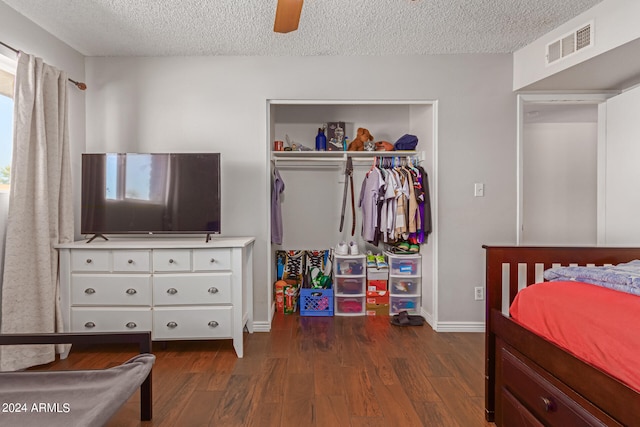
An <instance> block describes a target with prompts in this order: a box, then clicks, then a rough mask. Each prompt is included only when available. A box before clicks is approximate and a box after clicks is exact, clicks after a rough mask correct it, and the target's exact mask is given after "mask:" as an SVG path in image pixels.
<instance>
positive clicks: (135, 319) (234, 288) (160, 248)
mask: <svg viewBox="0 0 640 427" xmlns="http://www.w3.org/2000/svg"><path fill="white" fill-rule="evenodd" d="M254 240H255V239H254V238H253V237H237V238H225V237H220V238H213V239H212V240H210V241H209V242H205V239H204V237H202V238H187V239H184V238H183V239H174V238H128V239H125V238H110V239H109V240H108V241H98V240H97V239H96V240H94V241H92V242H91V243H87V242H86V241H85V240H83V241H79V242H74V243H69V244H61V245H58V246H56V247H57V249H58V251H59V253H60V300H61V309H62V319H63V325H64V331H65V332H122V331H151V335H152V339H153V340H155V341H167V340H200V339H207V340H208V339H233V347H234V348H235V351H236V354H237V355H238V357H242V356H243V348H242V334H243V330H244V327H245V326H246V327H247V330H248V331H249V332H253V242H254ZM62 356H63V358H65V357H66V356H67V354H63V355H62Z"/></svg>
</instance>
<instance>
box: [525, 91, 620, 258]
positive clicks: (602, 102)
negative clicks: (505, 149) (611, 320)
mask: <svg viewBox="0 0 640 427" xmlns="http://www.w3.org/2000/svg"><path fill="white" fill-rule="evenodd" d="M619 93H620V92H619V91H605V92H599V93H519V94H517V130H516V144H517V145H516V153H517V154H516V158H517V160H516V162H517V163H516V182H517V190H516V193H517V197H516V199H517V206H516V245H517V246H521V245H522V232H523V226H524V209H523V205H524V182H523V181H524V178H523V174H524V167H523V166H524V158H523V147H524V146H523V144H524V119H525V117H524V114H525V112H524V110H525V108H524V107H525V105H526V104H532V103H539V104H555V103H558V104H560V103H562V104H595V105H597V106H598V124H597V126H598V136H597V143H596V145H597V162H596V174H597V189H596V204H597V213H596V242H597V244H601V243H603V242H604V229H603V225H604V215H605V210H604V205H603V203H601V201H602V200H604V191H605V186H604V173H603V172H604V166H605V163H604V161H605V144H606V117H607V115H606V101H607V99H609V98H611V97H613V96H615V95H618V94H619Z"/></svg>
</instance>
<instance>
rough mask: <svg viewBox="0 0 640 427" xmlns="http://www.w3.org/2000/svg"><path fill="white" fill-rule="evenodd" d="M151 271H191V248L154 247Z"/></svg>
mask: <svg viewBox="0 0 640 427" xmlns="http://www.w3.org/2000/svg"><path fill="white" fill-rule="evenodd" d="M153 271H191V250H189V249H155V250H154V251H153Z"/></svg>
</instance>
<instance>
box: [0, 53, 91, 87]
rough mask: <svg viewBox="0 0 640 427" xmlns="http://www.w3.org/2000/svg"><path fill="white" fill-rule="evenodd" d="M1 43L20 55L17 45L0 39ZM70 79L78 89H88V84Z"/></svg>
mask: <svg viewBox="0 0 640 427" xmlns="http://www.w3.org/2000/svg"><path fill="white" fill-rule="evenodd" d="M0 45H2V46H4V47H6V48H7V49H9V50H11V51H13V52H14V53H15V54H16V55H18V54H19V53H20V51H19V50H18V49H16V48H15V47H13V46H9V45H8V44H6V43H4V42H1V41H0ZM68 80H69V81H70V82H71V83H73V84H74V85H75V86H76V87H77V88H78V89H80V90H86V89H87V85H86V84H84V83H83V82H77V81H75V80H73V79H68Z"/></svg>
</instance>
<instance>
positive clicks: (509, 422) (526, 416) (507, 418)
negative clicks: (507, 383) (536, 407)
mask: <svg viewBox="0 0 640 427" xmlns="http://www.w3.org/2000/svg"><path fill="white" fill-rule="evenodd" d="M500 396H501V398H502V424H500V425H502V426H505V427H509V426H521V427H544V424H542V423H541V422H540V421H538V419H537V418H536V417H534V416H533V414H532V413H531V412H529V411H528V410H527V408H525V407H524V406H523V405H522V404H521V403H520V402H518V399H516V398H515V397H513V395H512V394H511V393H509V392H508V391H507V390H506V389H505V388H503V389H502V393H501V394H500Z"/></svg>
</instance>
